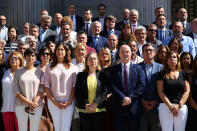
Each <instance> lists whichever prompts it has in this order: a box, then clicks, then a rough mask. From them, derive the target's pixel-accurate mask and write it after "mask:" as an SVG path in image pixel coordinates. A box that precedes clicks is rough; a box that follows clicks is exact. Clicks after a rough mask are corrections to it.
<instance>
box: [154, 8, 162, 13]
mask: <svg viewBox="0 0 197 131" xmlns="http://www.w3.org/2000/svg"><path fill="white" fill-rule="evenodd" d="M161 8H163V9H164V7H163V6H159V7H157V8H156V9H155V13H156V11H157V10H158V9H161Z"/></svg>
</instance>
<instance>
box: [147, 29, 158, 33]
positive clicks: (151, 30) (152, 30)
mask: <svg viewBox="0 0 197 131" xmlns="http://www.w3.org/2000/svg"><path fill="white" fill-rule="evenodd" d="M148 31H150V32H156V31H157V30H154V29H149V30H148Z"/></svg>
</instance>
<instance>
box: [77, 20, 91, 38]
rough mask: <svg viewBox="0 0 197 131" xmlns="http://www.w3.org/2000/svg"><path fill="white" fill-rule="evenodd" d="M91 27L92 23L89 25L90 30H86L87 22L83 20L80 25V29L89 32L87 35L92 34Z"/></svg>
mask: <svg viewBox="0 0 197 131" xmlns="http://www.w3.org/2000/svg"><path fill="white" fill-rule="evenodd" d="M90 27H91V24H90V25H89V29H88V30H89V31H88V32H86V24H85V22H84V21H83V23H82V24H81V25H80V28H79V30H83V31H85V32H86V33H87V35H88V36H90V35H91V30H90Z"/></svg>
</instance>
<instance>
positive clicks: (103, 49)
mask: <svg viewBox="0 0 197 131" xmlns="http://www.w3.org/2000/svg"><path fill="white" fill-rule="evenodd" d="M103 51H107V53H108V55H109V61H108V64H107V67H108V66H110V65H111V53H110V50H109V49H108V48H107V47H103V48H102V49H101V50H100V51H99V60H100V64H101V67H102V62H101V59H100V57H101V55H102V53H103Z"/></svg>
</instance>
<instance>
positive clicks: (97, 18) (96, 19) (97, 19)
mask: <svg viewBox="0 0 197 131" xmlns="http://www.w3.org/2000/svg"><path fill="white" fill-rule="evenodd" d="M92 21H93V22H94V21H99V17H98V16H97V17H95V18H93V19H92ZM105 23H106V16H105V18H104V29H103V30H107V26H106V24H105Z"/></svg>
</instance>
